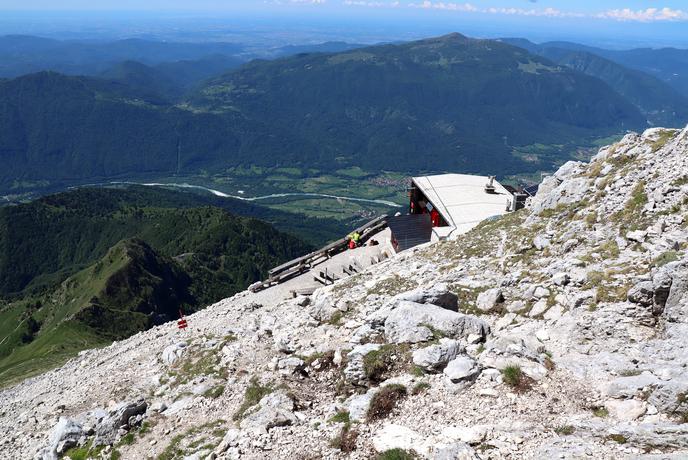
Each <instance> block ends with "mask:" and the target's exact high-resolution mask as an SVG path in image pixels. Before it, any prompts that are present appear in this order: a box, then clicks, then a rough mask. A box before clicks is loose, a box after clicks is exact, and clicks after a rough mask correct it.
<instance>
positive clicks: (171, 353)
mask: <svg viewBox="0 0 688 460" xmlns="http://www.w3.org/2000/svg"><path fill="white" fill-rule="evenodd" d="M185 350H186V343H185V342H179V343H175V344H174V345H170V346H168V347H165V349H164V350H163V351H162V362H164V363H165V364H167V365H168V366H169V365H171V364H173V363H174V362H175V361H176V360H178V359H179V358H181V357H182V355H183V354H184V351H185Z"/></svg>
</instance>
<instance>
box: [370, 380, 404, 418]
mask: <svg viewBox="0 0 688 460" xmlns="http://www.w3.org/2000/svg"><path fill="white" fill-rule="evenodd" d="M407 394H408V393H407V391H406V387H405V386H403V385H398V384H394V385H386V386H384V387H382V388H381V389H380V391H378V392H377V393H375V396H373V399H372V400H371V401H370V407H369V408H368V414H367V416H368V418H369V419H370V420H379V419H382V418H384V417H386V416H387V415H389V414H390V413H391V412H392V411H393V410H394V408H395V407H397V403H398V402H399V401H401V400H403V399H404V398H406V396H407Z"/></svg>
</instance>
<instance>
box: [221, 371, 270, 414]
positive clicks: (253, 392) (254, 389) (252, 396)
mask: <svg viewBox="0 0 688 460" xmlns="http://www.w3.org/2000/svg"><path fill="white" fill-rule="evenodd" d="M273 391H275V389H274V387H273V386H272V385H271V384H267V385H261V384H260V382H259V381H258V378H257V377H253V378H251V380H250V382H249V385H248V387H247V388H246V391H244V401H243V402H242V403H241V406H239V410H237V411H236V413H235V414H234V415H233V416H232V420H234V421H238V420H241V419H243V418H244V417H245V416H246V412H247V411H248V410H249V409H250V408H251V407H253V406H255V405H256V404H258V403H259V402H260V400H261V399H263V397H265V396H267V395H269V394H270V393H272V392H273Z"/></svg>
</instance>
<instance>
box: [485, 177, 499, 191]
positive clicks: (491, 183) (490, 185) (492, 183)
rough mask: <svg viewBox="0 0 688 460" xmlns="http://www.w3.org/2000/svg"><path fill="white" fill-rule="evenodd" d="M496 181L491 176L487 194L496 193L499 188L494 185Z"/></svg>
mask: <svg viewBox="0 0 688 460" xmlns="http://www.w3.org/2000/svg"><path fill="white" fill-rule="evenodd" d="M494 180H495V176H490V178H489V179H488V181H487V184H485V193H496V191H497V188H496V187H495V185H494Z"/></svg>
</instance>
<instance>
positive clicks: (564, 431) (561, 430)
mask: <svg viewBox="0 0 688 460" xmlns="http://www.w3.org/2000/svg"><path fill="white" fill-rule="evenodd" d="M554 432H555V433H556V434H560V435H562V436H570V435H572V434H573V433H575V432H576V429H575V428H574V427H573V426H571V425H561V426H558V427H555V428H554Z"/></svg>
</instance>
